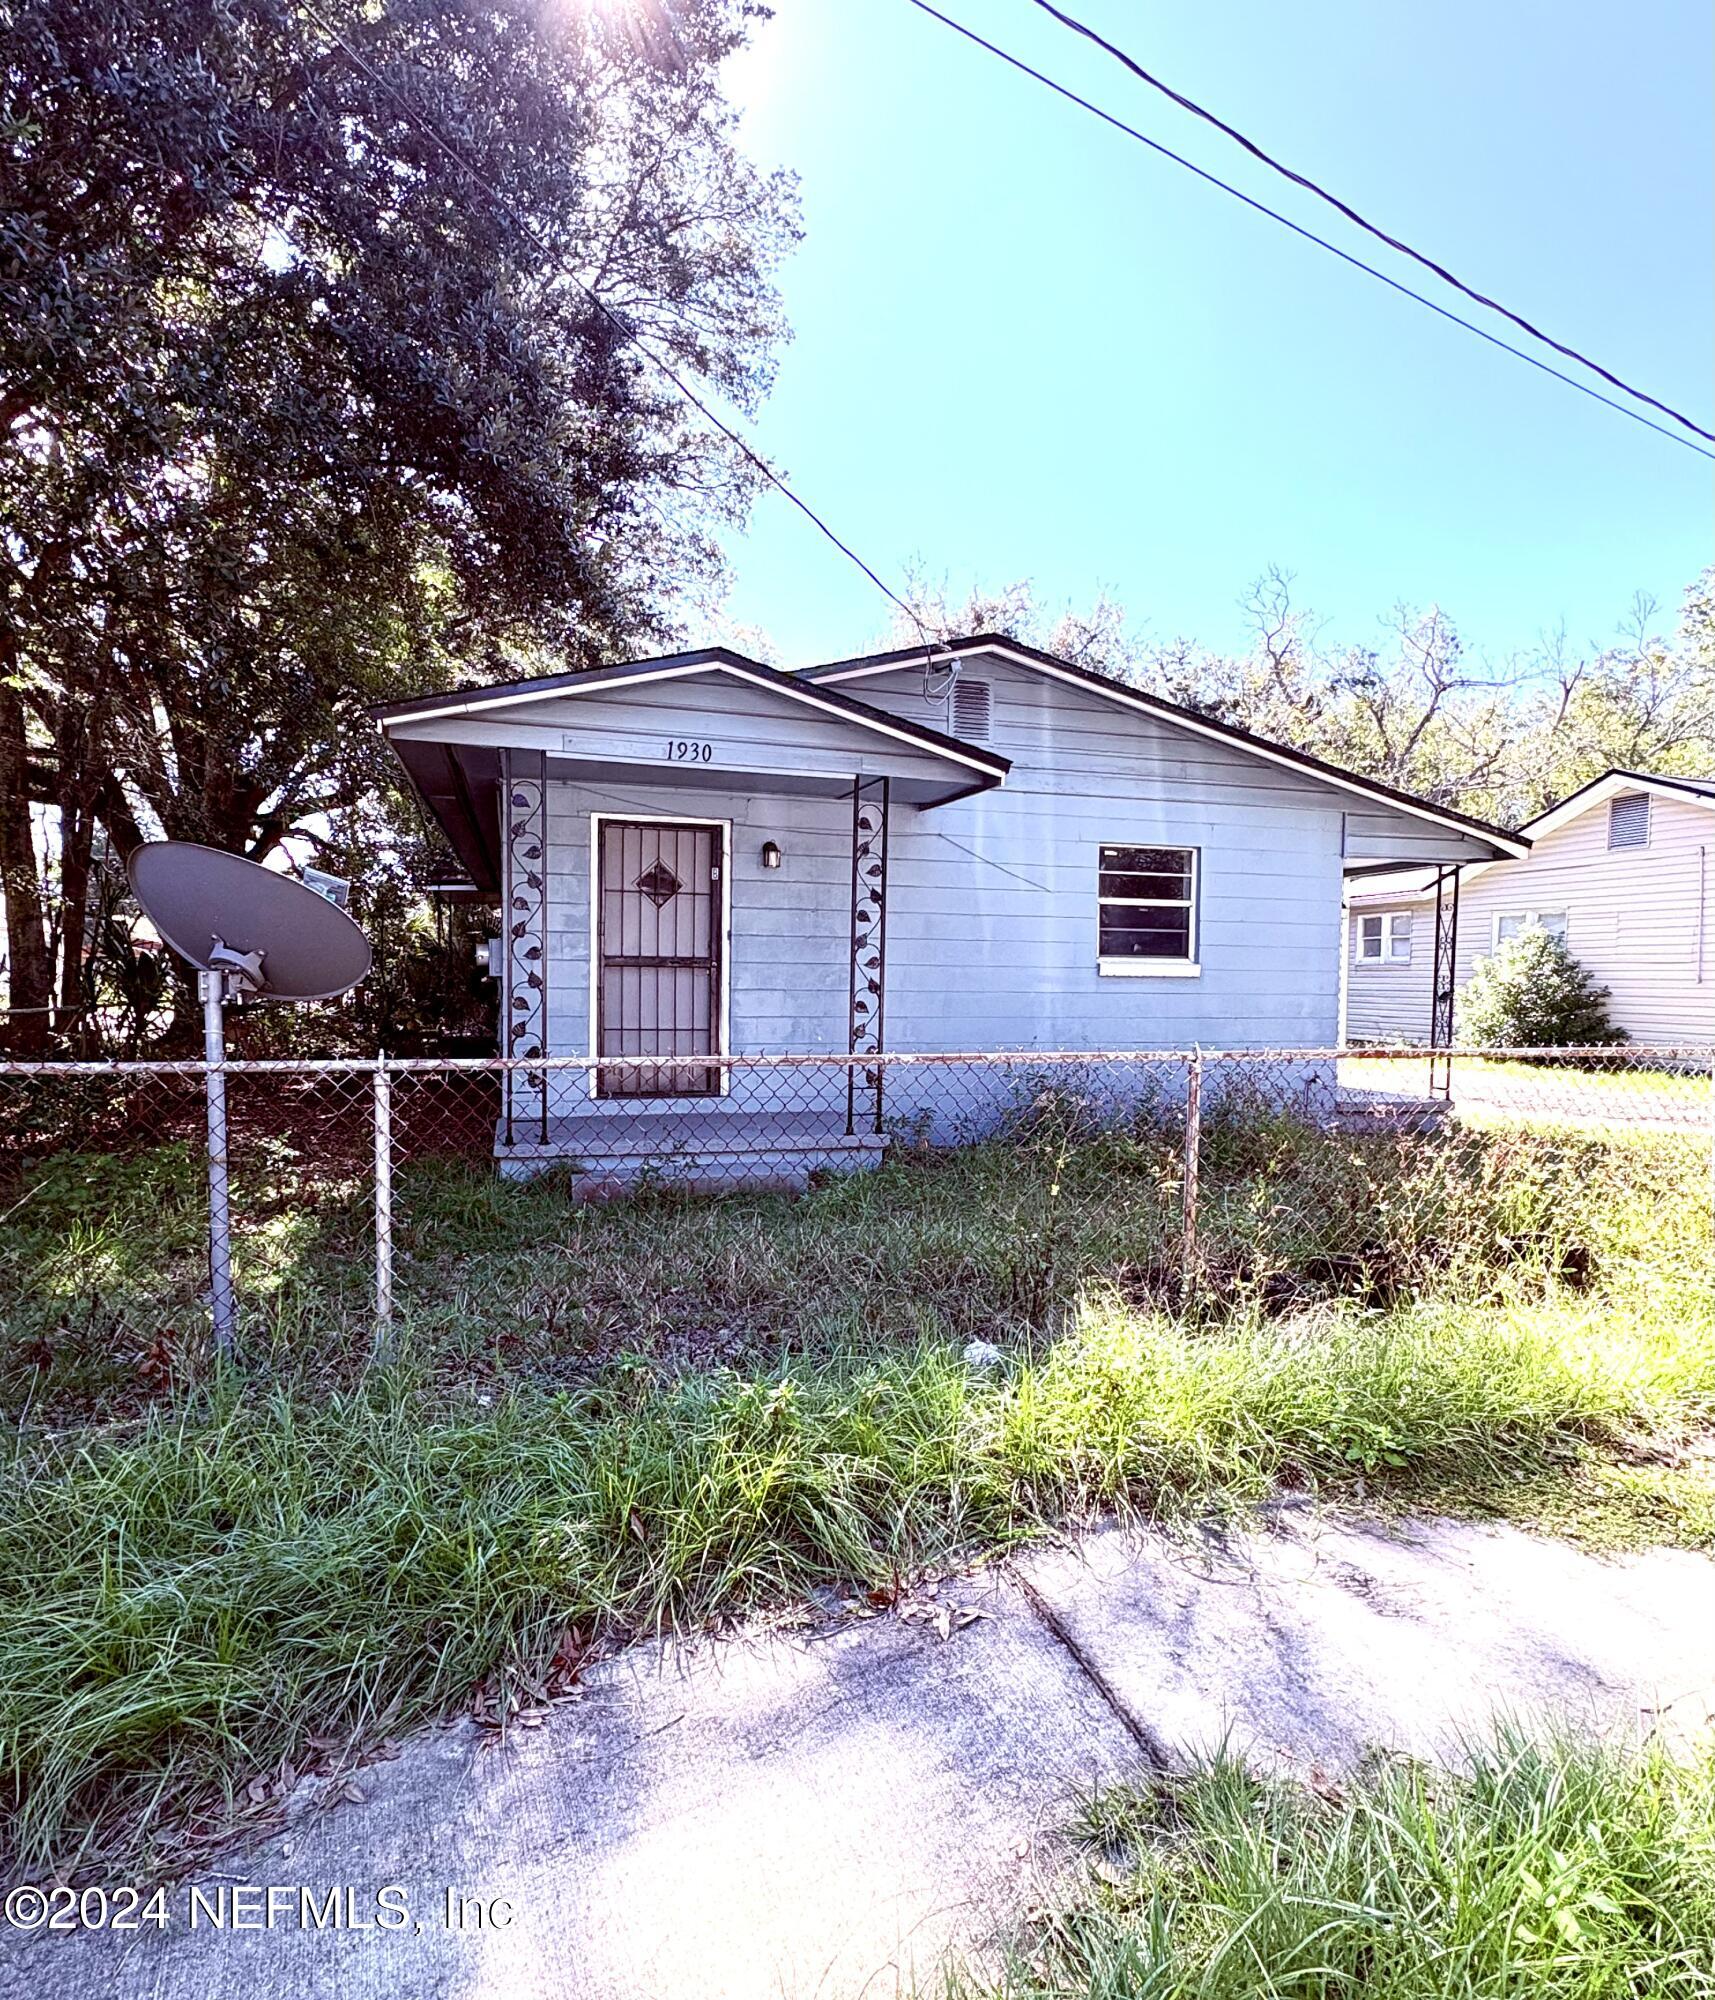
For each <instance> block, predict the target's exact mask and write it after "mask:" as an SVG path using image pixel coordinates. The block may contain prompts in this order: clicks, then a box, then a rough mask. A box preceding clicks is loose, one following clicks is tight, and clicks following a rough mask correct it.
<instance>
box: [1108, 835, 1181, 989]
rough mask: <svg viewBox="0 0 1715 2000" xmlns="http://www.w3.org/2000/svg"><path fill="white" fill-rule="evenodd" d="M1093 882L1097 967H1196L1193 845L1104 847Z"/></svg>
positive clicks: (1138, 970) (1113, 969)
mask: <svg viewBox="0 0 1715 2000" xmlns="http://www.w3.org/2000/svg"><path fill="white" fill-rule="evenodd" d="M1099 870H1100V872H1099V874H1098V878H1097V885H1096V924H1097V932H1098V939H1097V953H1098V964H1099V967H1100V970H1101V971H1103V972H1119V973H1126V972H1130V973H1150V972H1194V971H1195V970H1196V969H1197V850H1196V848H1194V847H1104V848H1102V849H1101V855H1100V864H1099Z"/></svg>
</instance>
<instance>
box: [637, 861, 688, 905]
mask: <svg viewBox="0 0 1715 2000" xmlns="http://www.w3.org/2000/svg"><path fill="white" fill-rule="evenodd" d="M636 886H637V887H638V888H639V889H641V890H642V891H643V893H644V895H646V896H647V897H648V898H649V900H650V902H652V903H653V904H654V905H655V907H656V909H658V910H659V909H661V908H663V907H664V906H665V905H666V904H668V903H670V902H672V900H673V898H674V897H675V896H676V895H678V893H679V891H680V889H681V888H683V886H684V884H683V883H682V882H681V881H680V880H679V878H678V876H677V875H675V874H674V873H673V871H672V869H671V868H669V867H668V866H667V865H666V863H665V862H661V861H657V862H656V863H655V864H654V865H653V866H652V867H649V868H645V869H644V871H643V873H642V874H641V875H639V876H638V878H637V884H636Z"/></svg>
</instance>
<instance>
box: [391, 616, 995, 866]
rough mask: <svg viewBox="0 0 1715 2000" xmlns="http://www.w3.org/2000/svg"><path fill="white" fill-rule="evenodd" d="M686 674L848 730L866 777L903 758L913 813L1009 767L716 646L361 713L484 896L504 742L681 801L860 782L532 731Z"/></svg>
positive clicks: (899, 787)
mask: <svg viewBox="0 0 1715 2000" xmlns="http://www.w3.org/2000/svg"><path fill="white" fill-rule="evenodd" d="M691 678H700V679H710V678H713V679H722V680H727V681H730V682H732V683H734V684H737V685H742V686H745V687H749V688H754V689H760V690H762V691H763V692H764V693H765V694H767V695H768V696H769V697H770V698H771V699H778V700H779V701H781V702H783V703H786V704H790V705H791V706H793V707H794V708H797V709H801V710H808V711H810V712H812V713H814V714H816V715H818V716H820V717H822V718H824V719H826V720H828V721H829V722H831V723H838V724H840V725H843V727H844V728H845V729H847V730H855V731H856V732H857V738H856V740H857V741H858V742H859V743H862V742H865V741H868V742H871V743H872V744H873V746H874V756H873V759H871V760H869V761H866V762H865V764H864V766H863V768H864V770H865V772H866V774H867V773H868V772H869V770H870V766H871V762H873V763H875V764H877V765H879V766H880V767H881V768H882V769H883V770H885V760H886V759H887V758H888V756H889V755H890V754H891V755H892V756H893V759H894V762H895V763H896V765H897V764H898V763H899V761H900V758H901V757H903V758H904V759H905V760H906V762H905V766H904V768H901V769H899V770H897V772H896V773H894V774H891V775H890V777H889V782H890V783H891V784H892V786H893V795H894V797H895V798H897V799H898V800H900V801H901V802H902V803H904V804H907V805H913V806H916V807H918V808H919V809H921V810H930V809H932V808H934V807H936V806H941V805H947V804H950V803H951V802H952V801H953V800H955V799H960V798H965V797H968V796H969V795H970V794H971V793H972V792H978V791H985V790H988V789H990V788H991V787H993V786H995V785H999V784H1001V783H1003V782H1004V781H1005V778H1006V775H1007V773H1008V771H1009V770H1010V769H1011V768H1012V766H1011V763H1010V761H1009V760H1008V759H1007V758H1005V757H1002V756H1000V755H999V754H998V753H997V752H995V751H992V750H989V749H986V748H984V747H983V746H982V745H980V744H972V743H965V742H963V741H961V740H960V739H959V738H958V737H955V736H949V735H947V734H945V733H944V732H943V731H941V730H938V729H931V728H929V727H928V726H927V725H925V724H922V723H915V722H910V721H907V720H905V719H904V718H902V717H900V716H896V715H891V714H889V713H887V712H886V711H885V710H882V709H878V708H873V707H871V706H870V705H869V704H868V703H867V702H864V701H861V700H859V699H858V698H856V697H855V696H853V695H850V694H847V693H845V692H844V691H843V690H841V689H838V688H832V687H820V686H815V685H812V684H810V683H808V682H806V681H805V680H803V679H802V678H800V677H799V676H797V675H794V674H784V673H781V672H780V671H779V670H778V669H776V668H774V667H769V666H765V665H764V664H763V663H762V662H761V661H759V660H750V659H747V658H745V656H744V655H742V654H739V653H734V652H731V651H730V650H729V649H727V648H726V647H720V646H711V647H706V648H703V649H701V650H699V651H697V652H694V653H675V654H668V655H665V656H664V657H662V658H659V659H654V660H635V661H630V662H627V663H625V664H624V665H620V666H613V667H594V668H587V669H584V670H581V671H578V672H574V673H565V674H548V675H542V676H538V677H536V678H533V679H530V680H524V681H512V682H507V683H503V684H501V685H500V686H497V687H487V688H473V689H469V690H465V691H461V692H457V693H450V694H439V695H424V696H420V697H418V698H416V699H414V700H411V701H397V702H387V703H382V704H379V705H378V706H376V707H374V708H373V709H371V711H370V713H371V714H372V715H373V716H374V717H375V718H376V720H377V721H378V722H379V723H380V725H381V728H382V731H383V733H384V735H385V736H386V737H387V740H388V742H389V743H390V744H391V745H392V747H393V750H394V753H395V754H396V755H397V756H398V758H399V760H400V762H401V764H402V765H403V766H404V769H405V772H406V775H407V776H408V777H409V779H410V781H411V783H412V785H413V786H414V787H415V788H416V790H417V792H418V793H419V794H420V795H421V797H422V799H423V801H424V803H425V804H426V805H427V806H428V808H429V810H430V811H431V812H432V813H433V814H434V816H435V818H436V819H437V820H438V821H439V823H440V824H441V826H442V827H443V829H444V830H445V832H446V834H447V837H448V839H449V840H450V841H451V843H452V845H453V849H454V851H455V852H456V853H457V855H458V857H459V860H460V861H461V862H462V863H463V865H464V866H465V867H466V868H467V869H468V870H469V871H470V875H471V879H472V882H473V884H475V885H476V886H477V887H479V888H482V889H489V890H492V889H493V888H495V887H496V886H498V883H499V880H500V853H499V824H500V816H499V809H498V793H499V786H500V782H501V771H502V758H503V756H504V755H505V753H506V749H507V747H508V742H509V741H510V742H513V743H516V744H517V745H518V746H519V747H522V748H527V749H531V750H532V751H533V752H534V753H536V754H540V755H541V756H542V757H543V758H544V759H545V760H546V763H545V768H546V770H547V773H548V775H549V776H550V777H552V778H569V779H574V780H576V779H585V780H591V781H608V782H619V783H623V784H625V785H626V786H627V787H630V786H637V785H643V786H651V787H656V788H661V789H664V790H671V791H674V792H677V793H680V794H683V793H684V792H685V791H686V790H695V789H698V788H702V789H707V788H709V787H711V786H717V785H718V786H724V787H728V788H731V787H742V788H744V789H746V790H748V791H751V792H760V793H765V794H766V793H776V794H781V795H797V796H809V797H829V798H832V797H849V796H850V793H851V789H852V785H853V782H854V780H855V778H856V777H857V775H858V771H857V769H856V768H854V766H855V764H856V762H857V760H856V759H854V760H852V763H851V764H844V763H841V761H840V760H839V759H838V758H834V759H827V758H824V759H823V760H822V763H821V766H820V767H818V768H814V769H807V770H796V769H780V768H774V767H770V766H769V765H767V764H765V763H763V762H761V761H752V760H746V759H745V757H744V756H743V753H742V750H740V751H739V752H737V753H729V752H723V753H722V755H721V756H720V757H716V758H714V759H713V760H711V761H710V762H708V763H699V764H697V765H695V766H687V765H682V764H681V765H661V764H644V763H638V762H635V761H629V760H627V759H626V758H624V757H622V756H602V755H595V754H582V753H581V750H580V748H578V747H573V746H568V745H563V744H561V743H560V742H559V741H558V740H557V735H556V732H553V731H547V732H535V733H534V734H533V733H532V730H531V724H532V721H533V717H532V714H531V710H532V708H533V707H536V708H539V707H540V706H541V705H542V704H545V703H549V702H554V703H560V702H565V701H566V700H568V699H573V700H581V699H583V698H585V697H595V696H599V695H601V694H602V693H603V692H607V691H626V690H629V689H631V688H633V687H639V686H647V685H657V684H660V683H670V682H673V681H676V680H684V679H691ZM488 725H494V727H492V728H490V727H488ZM841 740H842V741H843V742H844V743H845V744H846V745H848V746H849V745H850V744H851V743H852V742H853V740H854V739H853V738H852V737H851V736H845V737H843V738H842V739H841ZM830 764H831V765H832V766H833V768H829V765H830Z"/></svg>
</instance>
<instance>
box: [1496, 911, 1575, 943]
mask: <svg viewBox="0 0 1715 2000" xmlns="http://www.w3.org/2000/svg"><path fill="white" fill-rule="evenodd" d="M1530 924H1540V925H1541V926H1542V928H1543V929H1544V930H1545V931H1547V933H1548V934H1549V936H1550V937H1557V938H1559V940H1560V941H1561V943H1562V944H1564V943H1565V942H1566V912H1565V911H1564V910H1498V911H1496V913H1495V944H1496V946H1497V947H1499V946H1501V945H1503V944H1505V943H1506V941H1507V939H1508V938H1515V937H1517V936H1518V934H1519V932H1520V931H1522V930H1524V929H1525V928H1526V926H1527V925H1530Z"/></svg>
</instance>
